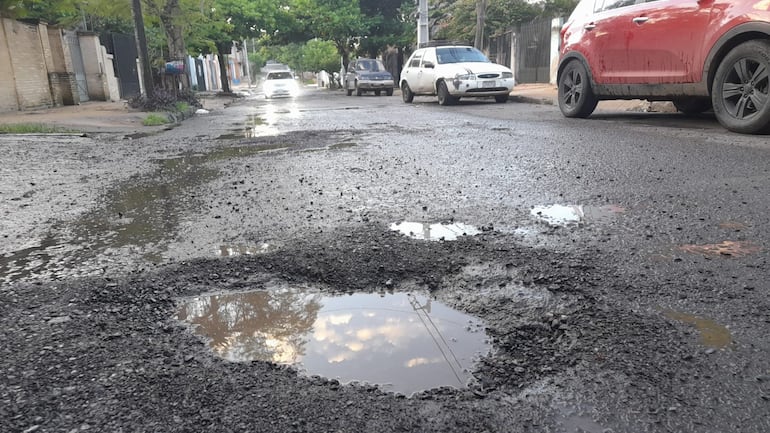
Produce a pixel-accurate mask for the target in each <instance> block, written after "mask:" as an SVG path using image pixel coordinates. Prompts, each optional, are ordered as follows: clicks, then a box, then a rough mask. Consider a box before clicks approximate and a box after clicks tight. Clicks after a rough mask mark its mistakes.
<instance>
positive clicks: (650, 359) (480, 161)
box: [0, 90, 770, 433]
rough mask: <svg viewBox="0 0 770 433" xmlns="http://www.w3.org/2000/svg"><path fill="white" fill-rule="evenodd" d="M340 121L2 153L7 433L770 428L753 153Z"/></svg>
mask: <svg viewBox="0 0 770 433" xmlns="http://www.w3.org/2000/svg"><path fill="white" fill-rule="evenodd" d="M343 95H344V93H342V92H333V91H325V90H317V91H316V90H313V91H307V92H305V94H303V95H301V96H300V97H298V98H296V99H279V100H269V101H266V100H264V99H261V98H260V99H257V98H243V99H242V100H239V101H238V102H237V103H235V104H233V105H231V106H230V107H228V108H226V109H223V110H218V111H214V112H212V113H211V114H208V115H205V116H204V115H201V116H197V117H195V118H193V119H190V120H187V121H185V122H184V123H183V124H182V125H181V126H179V127H177V128H175V129H173V130H170V131H165V132H163V133H162V134H159V135H154V136H147V137H143V138H135V139H131V137H123V136H119V135H114V134H113V135H110V134H96V135H93V136H89V137H73V136H68V137H61V136H48V137H40V136H38V137H28V136H0V150H2V155H3V156H2V160H3V163H2V167H1V168H0V214H1V215H2V220H1V221H2V222H1V223H0V236H2V240H3V243H2V247H1V249H0V327H1V329H2V333H0V431H2V432H14V433H16V432H19V433H22V432H24V433H31V432H79V431H95V432H198V431H206V432H345V433H359V432H420V433H425V432H457V433H460V432H463V433H467V432H490V433H491V432H591V433H606V432H632V433H643V432H704V433H726V432H751V433H766V432H768V431H770V401H769V400H770V356H769V355H770V332H768V331H770V301H769V299H770V298H769V296H770V284H769V283H768V279H767V275H768V269H770V267H769V266H768V250H769V249H770V243H769V242H768V241H769V239H768V233H770V221H769V217H768V213H767V191H768V190H770V176H768V167H770V146H768V145H767V143H766V140H765V139H764V138H761V137H742V136H740V137H739V136H735V135H732V134H729V133H726V132H724V131H721V130H720V129H718V128H714V127H713V125H710V124H709V123H708V122H709V121H708V119H706V120H703V121H702V122H703V123H702V124H699V123H697V122H696V123H695V124H694V123H692V122H690V123H687V125H685V126H684V127H683V126H678V125H677V123H676V117H673V116H669V117H666V118H656V117H649V118H645V119H644V120H642V121H641V122H640V121H639V118H638V116H637V117H634V118H626V117H624V116H623V115H622V114H618V115H609V116H605V117H603V118H601V119H596V120H593V121H575V120H570V119H563V118H562V117H561V116H560V115H559V113H558V110H557V109H555V108H554V107H550V106H533V105H522V104H495V103H493V102H487V101H476V102H467V103H461V104H460V105H458V106H456V107H452V109H451V110H447V109H446V107H439V106H438V105H437V104H436V103H435V102H433V101H427V100H426V101H419V100H417V101H416V102H415V103H414V104H410V105H404V104H402V103H400V99H399V98H397V97H393V98H382V97H379V98H376V97H361V98H355V99H351V98H346V97H344V96H343ZM351 103H352V105H351ZM656 120H660V121H661V123H660V124H656V123H655V122H656Z"/></svg>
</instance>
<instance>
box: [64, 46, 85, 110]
mask: <svg viewBox="0 0 770 433" xmlns="http://www.w3.org/2000/svg"><path fill="white" fill-rule="evenodd" d="M64 38H65V39H66V41H67V45H68V46H69V48H70V54H71V55H72V69H74V70H75V82H76V83H77V87H78V95H79V96H80V102H85V101H88V83H87V81H86V67H85V64H84V63H83V54H82V52H81V51H80V40H79V39H78V34H77V32H70V31H68V32H65V33H64Z"/></svg>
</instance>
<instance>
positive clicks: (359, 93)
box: [356, 81, 364, 96]
mask: <svg viewBox="0 0 770 433" xmlns="http://www.w3.org/2000/svg"><path fill="white" fill-rule="evenodd" d="M363 94H364V91H363V90H361V88H360V87H358V81H356V96H361V95H363Z"/></svg>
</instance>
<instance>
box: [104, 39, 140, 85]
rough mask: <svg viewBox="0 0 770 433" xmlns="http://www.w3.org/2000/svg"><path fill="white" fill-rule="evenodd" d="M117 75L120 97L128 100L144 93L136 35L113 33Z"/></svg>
mask: <svg viewBox="0 0 770 433" xmlns="http://www.w3.org/2000/svg"><path fill="white" fill-rule="evenodd" d="M111 36H112V37H111V39H112V49H113V50H114V51H113V56H114V58H115V75H117V76H118V83H120V97H121V98H123V99H128V98H130V97H132V96H136V95H139V94H141V93H142V90H141V86H140V85H139V72H138V70H137V69H138V68H137V66H136V58H137V50H136V39H135V38H134V35H129V34H122V33H112V34H111Z"/></svg>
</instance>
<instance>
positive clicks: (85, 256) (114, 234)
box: [0, 143, 289, 282]
mask: <svg viewBox="0 0 770 433" xmlns="http://www.w3.org/2000/svg"><path fill="white" fill-rule="evenodd" d="M288 146H289V145H288V144H283V143H270V144H266V145H261V146H237V147H223V148H218V149H214V150H212V151H211V152H208V153H189V154H184V155H181V156H176V157H172V158H168V159H160V160H156V161H155V163H156V168H155V170H153V171H151V172H149V173H145V174H142V175H139V176H134V177H132V178H130V179H129V180H127V181H125V182H123V183H121V184H118V185H117V186H115V187H114V188H111V189H110V190H108V191H107V192H106V193H105V195H104V196H103V197H101V198H100V200H99V207H98V208H96V209H93V210H91V211H89V212H86V213H84V214H82V215H80V217H79V218H77V219H75V220H73V221H68V222H60V223H56V224H54V226H53V228H52V229H51V231H50V233H49V234H48V235H47V236H45V237H44V239H43V240H42V241H41V243H40V244H39V245H33V246H30V247H28V248H25V249H23V250H19V251H15V252H11V253H8V254H4V255H0V281H6V282H11V281H17V280H20V279H25V278H30V277H34V276H45V277H50V278H61V277H64V276H75V275H77V276H86V275H96V274H100V273H103V272H104V269H105V268H108V267H110V266H112V262H113V260H114V259H113V258H112V257H111V256H121V257H125V256H126V255H138V256H140V257H141V260H142V261H144V262H149V263H160V262H162V261H163V260H164V254H165V253H166V252H167V251H168V245H169V244H170V243H172V242H173V241H174V240H175V238H176V235H177V232H178V230H179V227H180V225H182V223H183V222H184V220H185V218H187V215H188V214H189V213H192V212H195V211H196V210H197V209H199V208H201V207H202V206H203V203H202V202H201V199H199V198H198V197H197V195H196V194H190V191H195V190H196V189H197V188H199V187H200V186H201V185H204V184H205V183H207V182H209V181H212V180H214V179H216V178H217V177H219V176H222V174H223V173H222V172H221V170H220V169H219V168H217V167H216V165H213V164H214V163H217V162H220V161H227V160H230V159H235V158H242V157H249V156H253V155H257V154H259V153H261V152H266V151H272V150H278V149H283V148H286V147H288ZM241 251H244V253H247V252H246V251H245V250H244V249H242V248H233V249H232V252H241ZM254 251H257V250H254ZM203 254H207V253H205V252H204V253H203Z"/></svg>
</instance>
